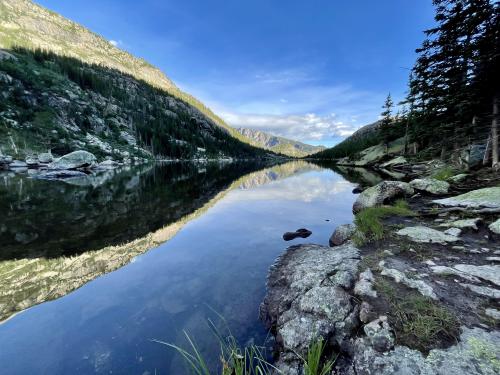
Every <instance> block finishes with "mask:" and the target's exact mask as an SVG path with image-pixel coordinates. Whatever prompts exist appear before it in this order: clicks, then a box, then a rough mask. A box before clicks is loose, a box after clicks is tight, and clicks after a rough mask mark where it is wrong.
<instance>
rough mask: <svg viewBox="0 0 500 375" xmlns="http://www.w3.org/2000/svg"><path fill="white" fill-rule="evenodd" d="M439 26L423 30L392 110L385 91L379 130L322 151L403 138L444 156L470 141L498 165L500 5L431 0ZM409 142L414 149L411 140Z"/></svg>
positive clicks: (344, 151)
mask: <svg viewBox="0 0 500 375" xmlns="http://www.w3.org/2000/svg"><path fill="white" fill-rule="evenodd" d="M433 4H434V6H435V17H434V18H435V21H436V26H435V27H433V28H431V29H429V30H426V31H425V36H426V37H425V40H424V41H423V43H422V46H421V47H420V48H418V49H417V51H416V52H417V53H418V57H417V60H416V63H415V65H414V67H413V68H412V70H411V73H410V77H409V88H408V94H407V97H406V98H405V100H404V101H403V102H401V103H399V111H398V112H397V113H396V114H395V113H394V108H393V102H392V99H391V97H390V95H389V96H388V97H387V99H386V101H385V103H384V105H383V112H382V113H381V117H382V119H381V120H380V121H381V126H380V131H379V132H378V133H377V134H376V135H373V134H372V135H370V136H368V137H367V138H357V139H356V138H352V139H347V140H346V141H344V142H342V143H340V144H339V145H337V146H335V147H334V148H332V149H330V150H327V151H325V152H323V153H321V154H319V155H320V156H322V157H325V156H326V157H329V158H339V157H344V156H350V155H353V154H355V153H356V152H359V151H360V150H362V149H363V148H365V147H369V146H371V145H374V144H377V143H380V142H383V143H385V144H387V143H388V142H390V141H392V140H394V139H396V138H399V137H402V136H404V137H405V140H406V146H407V147H406V151H407V152H410V151H412V152H413V153H415V152H416V153H418V154H419V155H420V156H421V157H425V158H427V157H443V158H445V157H446V156H447V155H451V154H452V151H454V150H459V149H463V148H466V147H467V146H470V145H472V144H480V145H483V146H485V147H486V156H485V161H488V163H490V164H492V165H497V166H498V130H497V127H498V125H497V124H498V119H497V117H498V102H499V100H500V99H499V98H500V79H499V74H500V61H499V53H500V52H499V50H500V5H499V2H498V1H490V0H433ZM409 145H411V146H412V147H411V150H410V148H409V147H408V146H409Z"/></svg>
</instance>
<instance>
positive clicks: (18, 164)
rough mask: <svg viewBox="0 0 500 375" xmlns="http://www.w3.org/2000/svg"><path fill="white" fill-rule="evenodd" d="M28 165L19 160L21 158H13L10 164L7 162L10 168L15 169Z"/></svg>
mask: <svg viewBox="0 0 500 375" xmlns="http://www.w3.org/2000/svg"><path fill="white" fill-rule="evenodd" d="M26 167H28V164H26V163H25V162H24V161H21V160H13V161H12V162H11V163H10V164H9V168H10V169H15V168H26Z"/></svg>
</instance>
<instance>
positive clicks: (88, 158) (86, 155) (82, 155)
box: [49, 150, 97, 169]
mask: <svg viewBox="0 0 500 375" xmlns="http://www.w3.org/2000/svg"><path fill="white" fill-rule="evenodd" d="M96 163H97V159H96V157H95V156H94V155H93V154H91V153H90V152H88V151H82V150H80V151H74V152H71V153H69V154H66V155H64V156H61V157H60V158H59V159H56V160H54V161H53V162H52V163H50V164H49V169H77V168H91V167H93V166H95V165H96Z"/></svg>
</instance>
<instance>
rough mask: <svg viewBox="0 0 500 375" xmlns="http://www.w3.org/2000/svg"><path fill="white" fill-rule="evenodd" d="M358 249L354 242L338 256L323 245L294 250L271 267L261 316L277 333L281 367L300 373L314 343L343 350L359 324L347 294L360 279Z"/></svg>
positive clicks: (340, 247)
mask: <svg viewBox="0 0 500 375" xmlns="http://www.w3.org/2000/svg"><path fill="white" fill-rule="evenodd" d="M359 261H360V256H359V250H358V249H357V248H355V247H354V246H353V245H352V244H351V243H346V244H344V245H341V246H339V247H338V248H337V249H336V250H335V251H332V249H330V248H329V247H325V246H320V245H298V246H292V247H289V248H288V249H287V251H286V252H285V253H284V254H283V255H282V256H280V257H279V258H278V260H277V262H276V263H275V264H274V265H273V266H272V267H271V270H270V273H269V277H268V281H267V288H268V292H267V295H266V297H265V299H264V301H263V303H262V304H261V307H260V317H261V319H262V321H263V322H264V323H265V324H266V326H267V327H268V328H270V329H272V330H273V331H274V332H276V342H277V345H278V349H279V351H280V359H279V360H278V362H277V367H278V368H279V369H281V370H282V371H285V370H286V371H285V372H284V373H287V374H295V373H300V372H299V371H300V366H301V361H300V358H299V357H298V355H300V356H305V355H306V353H307V349H308V347H309V344H310V343H311V341H312V340H314V339H315V338H317V337H323V338H325V339H327V340H329V342H330V344H333V345H336V346H340V345H342V343H343V342H344V341H345V340H347V339H349V338H350V336H351V335H352V334H353V332H354V330H355V329H356V327H357V325H358V313H359V310H358V307H357V305H356V303H355V302H354V301H353V299H352V298H351V294H350V293H349V290H351V289H352V288H353V286H354V282H355V280H356V275H357V270H358V263H359Z"/></svg>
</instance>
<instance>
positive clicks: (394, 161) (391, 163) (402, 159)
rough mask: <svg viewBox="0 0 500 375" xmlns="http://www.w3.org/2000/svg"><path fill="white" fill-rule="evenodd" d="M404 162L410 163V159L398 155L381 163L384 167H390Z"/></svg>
mask: <svg viewBox="0 0 500 375" xmlns="http://www.w3.org/2000/svg"><path fill="white" fill-rule="evenodd" d="M402 164H408V160H406V158H405V157H404V156H398V157H396V158H394V159H391V160H389V161H386V162H385V163H383V164H382V165H381V167H382V168H388V167H393V166H395V165H402Z"/></svg>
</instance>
